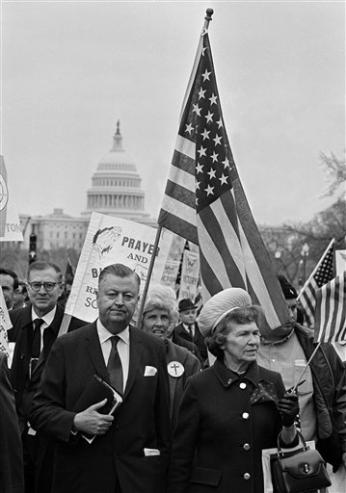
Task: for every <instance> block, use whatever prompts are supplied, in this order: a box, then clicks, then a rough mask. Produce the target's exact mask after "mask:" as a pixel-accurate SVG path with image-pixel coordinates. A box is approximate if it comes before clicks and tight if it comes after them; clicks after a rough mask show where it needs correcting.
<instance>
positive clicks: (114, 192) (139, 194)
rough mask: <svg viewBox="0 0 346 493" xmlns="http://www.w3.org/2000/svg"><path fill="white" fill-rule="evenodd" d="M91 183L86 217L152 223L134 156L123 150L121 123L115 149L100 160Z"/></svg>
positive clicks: (116, 133)
mask: <svg viewBox="0 0 346 493" xmlns="http://www.w3.org/2000/svg"><path fill="white" fill-rule="evenodd" d="M91 182H92V186H91V188H89V189H88V190H87V210H86V211H85V212H84V215H90V214H91V213H92V212H100V213H101V214H109V215H112V216H117V217H123V218H124V219H130V220H134V221H138V222H142V223H151V222H152V221H151V219H150V218H149V215H148V214H147V213H146V212H145V210H144V191H143V190H142V188H141V182H142V179H141V177H140V175H139V174H138V172H137V168H136V165H135V163H134V161H133V159H132V157H131V156H130V155H129V154H128V153H127V152H126V151H125V150H124V148H123V138H122V135H121V132H120V122H119V121H118V122H117V129H116V132H115V134H114V136H113V145H112V148H111V150H110V151H109V152H108V153H107V154H105V155H104V156H103V157H102V158H101V160H100V161H99V163H98V166H97V170H96V172H95V173H94V174H93V176H92V179H91Z"/></svg>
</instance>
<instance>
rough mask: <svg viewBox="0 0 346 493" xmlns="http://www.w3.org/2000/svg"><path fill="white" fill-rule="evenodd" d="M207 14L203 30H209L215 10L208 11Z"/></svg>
mask: <svg viewBox="0 0 346 493" xmlns="http://www.w3.org/2000/svg"><path fill="white" fill-rule="evenodd" d="M205 13H206V14H207V15H206V16H205V17H204V26H203V28H204V29H208V26H209V22H210V21H211V17H212V15H213V13H214V10H213V9H207V10H206V11H205Z"/></svg>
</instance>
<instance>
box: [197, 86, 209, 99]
mask: <svg viewBox="0 0 346 493" xmlns="http://www.w3.org/2000/svg"><path fill="white" fill-rule="evenodd" d="M206 92H207V90H206V89H203V88H202V87H201V88H200V90H199V91H198V99H205V93H206Z"/></svg>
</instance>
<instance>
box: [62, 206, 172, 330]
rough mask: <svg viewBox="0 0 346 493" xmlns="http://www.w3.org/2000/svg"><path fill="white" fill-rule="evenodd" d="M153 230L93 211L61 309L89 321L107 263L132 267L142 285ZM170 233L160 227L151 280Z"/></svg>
mask: <svg viewBox="0 0 346 493" xmlns="http://www.w3.org/2000/svg"><path fill="white" fill-rule="evenodd" d="M155 236H156V230H155V229H154V228H151V227H150V226H145V225H144V224H138V223H135V222H133V221H127V220H126V219H120V218H117V217H112V216H107V215H104V214H98V213H96V212H94V213H93V214H92V215H91V219H90V224H89V228H88V232H87V235H86V238H85V242H84V246H83V249H82V253H81V255H80V258H79V262H78V265H77V269H76V273H75V276H74V280H73V284H72V288H71V294H70V296H69V298H68V301H67V304H66V308H65V312H66V313H67V314H69V315H72V316H74V317H77V318H80V319H81V320H85V321H86V322H93V321H94V320H95V319H96V318H97V315H98V311H97V304H96V290H97V283H98V276H99V272H100V271H101V270H102V269H103V268H104V267H106V266H107V265H110V264H115V263H121V264H125V265H127V266H128V267H130V268H131V269H133V270H134V271H135V272H137V274H138V275H139V276H140V278H141V288H142V289H143V288H144V285H145V281H146V278H147V273H148V268H149V263H150V259H151V255H152V253H153V251H154V241H155ZM172 239H173V235H172V233H171V232H170V231H167V230H163V231H162V233H161V238H160V242H159V251H158V255H157V258H156V260H155V264H154V269H153V273H152V276H151V282H153V283H154V282H156V283H159V282H160V281H161V278H162V273H163V270H164V266H165V263H166V261H167V256H168V252H169V249H170V246H171V243H172Z"/></svg>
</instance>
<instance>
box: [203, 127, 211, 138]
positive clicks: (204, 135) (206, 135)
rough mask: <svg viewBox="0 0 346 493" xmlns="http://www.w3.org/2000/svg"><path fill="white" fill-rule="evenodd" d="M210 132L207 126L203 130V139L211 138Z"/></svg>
mask: <svg viewBox="0 0 346 493" xmlns="http://www.w3.org/2000/svg"><path fill="white" fill-rule="evenodd" d="M209 134H210V130H207V129H206V128H205V129H204V130H203V132H202V133H201V135H202V137H203V140H205V139H209Z"/></svg>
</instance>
